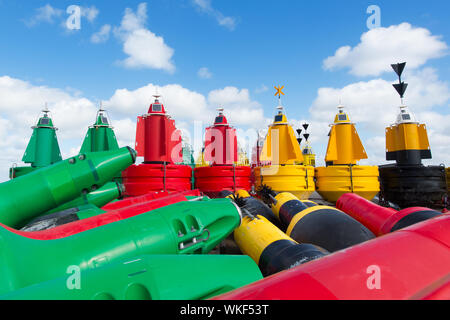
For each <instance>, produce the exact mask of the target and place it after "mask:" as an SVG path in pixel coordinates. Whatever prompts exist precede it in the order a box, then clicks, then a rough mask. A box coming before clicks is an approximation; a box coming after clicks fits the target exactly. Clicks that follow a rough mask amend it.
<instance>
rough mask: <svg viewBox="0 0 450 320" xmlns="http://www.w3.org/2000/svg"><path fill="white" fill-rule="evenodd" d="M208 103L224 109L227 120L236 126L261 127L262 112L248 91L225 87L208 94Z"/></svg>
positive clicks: (262, 121) (262, 120)
mask: <svg viewBox="0 0 450 320" xmlns="http://www.w3.org/2000/svg"><path fill="white" fill-rule="evenodd" d="M208 102H209V104H210V105H211V106H214V107H215V108H218V107H224V108H225V110H226V111H228V112H227V113H228V114H229V116H228V120H229V121H230V122H232V123H234V124H236V125H249V126H261V124H263V123H264V111H263V109H262V108H261V105H260V104H259V103H258V102H256V101H253V100H252V99H251V98H250V93H249V91H248V89H241V90H239V89H238V88H236V87H225V88H223V89H218V90H213V91H211V92H210V93H209V94H208Z"/></svg>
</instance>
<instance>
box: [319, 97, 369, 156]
mask: <svg viewBox="0 0 450 320" xmlns="http://www.w3.org/2000/svg"><path fill="white" fill-rule="evenodd" d="M338 109H339V111H338V113H337V114H336V117H335V119H334V124H332V125H331V131H330V138H329V140H328V147H327V154H326V156H325V162H326V163H327V165H349V164H353V165H354V164H356V163H357V161H359V160H361V159H367V154H366V151H365V150H364V147H363V145H362V142H361V139H360V138H359V135H358V132H357V131H356V127H355V124H353V123H351V121H350V118H349V116H348V114H347V113H345V112H344V106H342V105H340V106H338Z"/></svg>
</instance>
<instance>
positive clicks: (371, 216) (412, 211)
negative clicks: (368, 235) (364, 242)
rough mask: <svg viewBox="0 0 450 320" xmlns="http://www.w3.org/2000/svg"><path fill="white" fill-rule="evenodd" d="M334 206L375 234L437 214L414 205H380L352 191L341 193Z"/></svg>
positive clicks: (384, 232)
mask: <svg viewBox="0 0 450 320" xmlns="http://www.w3.org/2000/svg"><path fill="white" fill-rule="evenodd" d="M336 207H337V208H338V209H340V210H342V211H344V212H345V213H347V214H348V215H350V216H351V217H353V218H354V219H355V220H358V221H359V222H360V223H362V224H363V225H364V226H366V227H367V228H368V229H369V230H370V231H372V232H373V233H374V234H375V235H376V236H381V235H384V234H387V233H390V232H393V231H396V230H399V229H401V228H404V227H408V226H410V225H413V224H415V223H418V222H421V221H424V220H427V219H430V218H434V217H436V216H439V215H440V213H439V212H437V211H434V210H431V209H428V208H422V207H415V208H407V209H403V210H400V211H396V210H394V209H392V208H385V207H381V206H379V205H377V204H375V203H373V202H371V201H368V200H366V199H364V198H363V197H361V196H358V195H357V194H354V193H347V194H344V195H342V196H341V197H340V198H339V200H338V201H337V203H336Z"/></svg>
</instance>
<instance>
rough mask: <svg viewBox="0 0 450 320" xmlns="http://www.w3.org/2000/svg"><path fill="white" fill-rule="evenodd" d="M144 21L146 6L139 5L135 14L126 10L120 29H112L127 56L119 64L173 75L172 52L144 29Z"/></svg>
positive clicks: (161, 40)
mask: <svg viewBox="0 0 450 320" xmlns="http://www.w3.org/2000/svg"><path fill="white" fill-rule="evenodd" d="M146 20H147V4H146V3H141V4H139V6H138V9H137V11H136V13H135V12H133V10H132V9H130V8H127V9H126V10H125V14H124V16H123V19H122V22H121V25H120V27H116V28H114V34H115V35H116V37H117V38H118V39H120V40H121V41H122V42H123V51H124V53H126V54H127V55H128V58H126V59H125V60H123V61H121V62H120V63H121V64H122V65H123V66H125V67H127V68H151V69H161V70H165V71H168V72H170V73H173V72H174V71H175V65H174V64H173V62H172V57H173V54H174V50H173V49H172V48H170V47H169V46H167V45H166V44H165V42H164V39H163V38H162V37H160V36H157V35H155V34H154V33H153V32H151V31H150V30H148V29H146V28H145V23H146Z"/></svg>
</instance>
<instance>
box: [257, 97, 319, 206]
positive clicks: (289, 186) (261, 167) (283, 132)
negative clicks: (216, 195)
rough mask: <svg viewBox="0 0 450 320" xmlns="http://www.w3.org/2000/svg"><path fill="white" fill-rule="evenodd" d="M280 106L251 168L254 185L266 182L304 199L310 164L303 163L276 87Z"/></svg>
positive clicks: (310, 187) (311, 187)
mask: <svg viewBox="0 0 450 320" xmlns="http://www.w3.org/2000/svg"><path fill="white" fill-rule="evenodd" d="M276 89H277V90H278V92H277V94H276V95H278V96H279V102H280V105H279V106H278V107H277V109H278V114H277V115H276V116H275V119H274V122H273V124H272V125H270V126H269V131H268V133H267V136H266V139H265V141H264V146H263V148H262V151H261V154H260V156H259V162H258V163H257V167H255V169H254V175H255V184H256V186H257V187H262V186H263V185H267V186H269V187H271V188H272V189H273V190H275V191H278V192H283V191H285V192H290V193H292V194H294V195H295V196H297V197H298V198H299V199H308V198H309V196H310V195H311V194H312V193H313V192H314V190H315V185H314V167H312V166H305V165H304V158H303V155H302V151H301V149H300V145H299V143H298V140H297V138H296V137H295V132H294V129H293V128H292V127H291V125H289V123H288V121H287V117H286V115H285V113H284V108H283V107H282V106H281V99H280V96H281V94H284V93H282V92H281V89H282V88H276Z"/></svg>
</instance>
